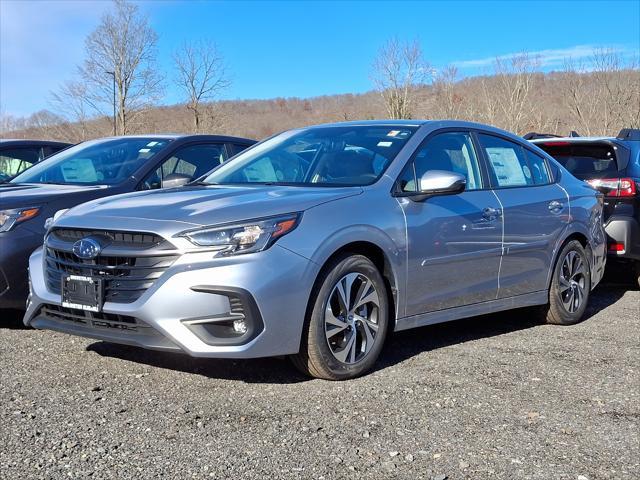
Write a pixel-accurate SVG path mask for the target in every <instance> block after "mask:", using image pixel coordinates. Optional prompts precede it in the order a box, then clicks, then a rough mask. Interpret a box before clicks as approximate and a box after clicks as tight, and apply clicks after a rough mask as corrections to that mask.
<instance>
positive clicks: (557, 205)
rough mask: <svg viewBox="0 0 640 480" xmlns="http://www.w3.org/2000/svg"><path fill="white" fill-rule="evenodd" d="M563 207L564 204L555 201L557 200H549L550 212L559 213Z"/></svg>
mask: <svg viewBox="0 0 640 480" xmlns="http://www.w3.org/2000/svg"><path fill="white" fill-rule="evenodd" d="M563 209H564V205H563V204H562V203H561V202H559V201H557V200H553V201H552V202H549V210H551V212H552V213H559V212H561V211H562V210H563Z"/></svg>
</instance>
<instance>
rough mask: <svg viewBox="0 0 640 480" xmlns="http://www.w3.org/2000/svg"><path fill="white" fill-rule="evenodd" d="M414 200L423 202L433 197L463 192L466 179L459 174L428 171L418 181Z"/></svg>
mask: <svg viewBox="0 0 640 480" xmlns="http://www.w3.org/2000/svg"><path fill="white" fill-rule="evenodd" d="M419 184H420V185H419V188H418V195H417V197H418V198H416V200H418V201H421V200H425V199H427V198H429V197H432V196H434V195H452V194H455V193H461V192H463V191H464V189H465V187H466V185H467V179H466V178H465V177H464V175H460V174H459V173H455V172H449V171H445V170H429V171H427V172H425V174H424V175H422V177H420V180H419Z"/></svg>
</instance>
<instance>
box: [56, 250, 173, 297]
mask: <svg viewBox="0 0 640 480" xmlns="http://www.w3.org/2000/svg"><path fill="white" fill-rule="evenodd" d="M177 258H178V255H175V254H174V255H167V254H163V255H153V256H149V255H147V256H115V255H114V256H111V255H100V256H98V257H96V258H94V259H91V260H80V259H79V258H78V257H76V256H75V255H74V254H73V253H71V252H68V251H64V250H60V249H55V248H51V247H47V248H46V259H45V260H46V266H45V269H46V279H47V287H48V289H49V291H51V292H53V293H59V292H60V291H61V281H62V276H63V275H67V274H68V275H84V276H90V277H100V278H102V279H103V280H104V282H103V283H104V300H105V301H106V302H116V303H131V302H134V301H136V300H137V299H138V298H140V296H141V295H142V294H143V293H144V292H145V291H146V290H147V289H148V288H150V287H151V285H153V283H154V282H155V281H156V280H157V279H158V278H159V277H160V276H161V275H162V274H163V273H164V271H165V270H166V269H167V268H169V267H170V266H171V265H172V264H173V262H175V260H176V259H177Z"/></svg>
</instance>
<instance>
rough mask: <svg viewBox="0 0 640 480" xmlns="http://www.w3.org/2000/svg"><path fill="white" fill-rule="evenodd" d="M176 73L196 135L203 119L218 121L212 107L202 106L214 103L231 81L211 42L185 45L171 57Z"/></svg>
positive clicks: (203, 41) (186, 43)
mask: <svg viewBox="0 0 640 480" xmlns="http://www.w3.org/2000/svg"><path fill="white" fill-rule="evenodd" d="M173 60H174V63H175V68H176V70H177V75H176V83H177V85H178V86H179V87H180V89H181V90H182V91H183V92H184V94H185V96H186V105H187V108H188V109H189V111H190V112H191V113H192V114H193V131H194V133H199V132H200V131H201V124H202V120H203V118H206V117H209V118H212V117H213V118H214V119H215V118H217V115H216V112H214V111H213V108H212V106H208V107H209V108H206V106H205V105H203V104H204V103H205V102H211V101H213V100H215V99H216V98H217V97H218V96H219V94H220V92H221V91H222V90H224V89H225V88H227V87H229V85H230V84H231V81H230V80H229V78H228V76H227V73H226V66H225V63H224V59H223V57H222V55H221V54H220V52H219V51H218V48H217V47H216V45H215V43H213V42H211V41H210V40H200V41H197V42H185V43H183V44H182V46H181V47H180V48H179V49H178V50H177V51H176V52H174V54H173Z"/></svg>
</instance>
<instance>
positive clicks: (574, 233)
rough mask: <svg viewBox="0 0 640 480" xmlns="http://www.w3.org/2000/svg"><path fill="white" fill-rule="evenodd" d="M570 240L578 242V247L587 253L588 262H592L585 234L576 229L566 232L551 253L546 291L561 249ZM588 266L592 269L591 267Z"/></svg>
mask: <svg viewBox="0 0 640 480" xmlns="http://www.w3.org/2000/svg"><path fill="white" fill-rule="evenodd" d="M572 240H577V241H578V242H580V245H582V246H583V248H584V249H585V251H586V252H587V255H588V256H589V262H591V261H592V258H591V257H592V256H593V253H592V252H591V250H592V249H591V244H590V242H589V237H588V236H587V234H586V232H584V231H582V230H581V229H576V228H573V229H571V230H569V231H567V232H566V233H565V235H564V236H563V238H562V241H559V242H558V244H557V246H556V249H555V251H554V252H553V261H552V262H551V265H550V268H549V274H548V276H547V290H548V289H549V288H551V280H552V278H553V272H555V270H556V265H557V263H558V259H559V257H560V252H562V249H563V248H564V246H565V245H566V244H567V243H569V242H570V241H572ZM589 266H590V267H592V266H591V265H589ZM590 269H591V268H590Z"/></svg>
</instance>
